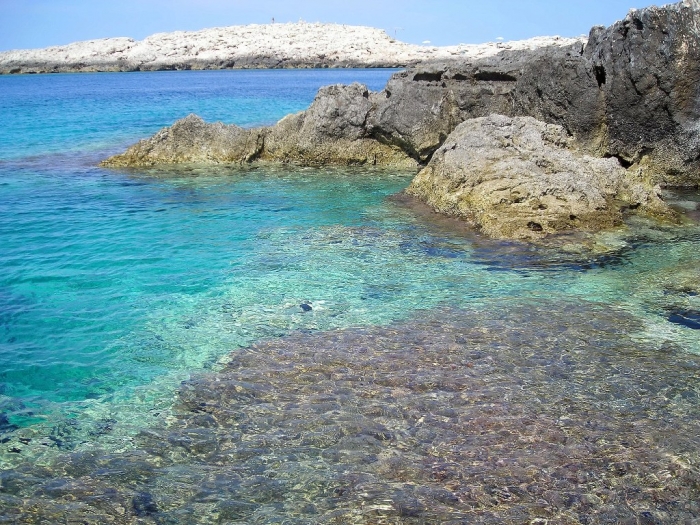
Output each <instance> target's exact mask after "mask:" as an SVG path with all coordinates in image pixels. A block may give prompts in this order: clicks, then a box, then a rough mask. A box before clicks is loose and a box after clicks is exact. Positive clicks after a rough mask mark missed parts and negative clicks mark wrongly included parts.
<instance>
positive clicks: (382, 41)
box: [0, 22, 573, 74]
mask: <svg viewBox="0 0 700 525" xmlns="http://www.w3.org/2000/svg"><path fill="white" fill-rule="evenodd" d="M572 41H573V40H572V39H562V38H559V37H551V38H549V37H540V38H533V39H530V40H524V41H520V42H507V43H489V44H480V45H465V44H460V45H458V46H449V47H434V46H418V45H412V44H406V43H404V42H400V41H398V40H396V39H394V38H391V37H390V36H389V35H387V34H386V33H385V32H384V31H382V30H380V29H375V28H371V27H361V26H348V25H340V24H309V23H305V22H298V23H293V24H263V25H257V24H253V25H247V26H231V27H219V28H213V29H204V30H201V31H178V32H174V33H160V34H156V35H152V36H150V37H148V38H146V39H144V40H141V41H135V40H133V39H131V38H106V39H99V40H90V41H86V42H75V43H73V44H69V45H65V46H55V47H50V48H46V49H26V50H17V51H6V52H2V53H0V74H2V73H5V74H7V73H62V72H94V71H159V70H174V69H178V70H179V69H247V68H318V67H406V66H411V65H416V64H419V63H423V62H426V61H431V60H463V59H465V58H470V59H473V58H479V57H484V56H491V55H494V54H496V53H499V52H501V51H502V50H504V49H531V48H536V47H540V46H542V45H560V44H561V45H566V44H567V43H570V42H572Z"/></svg>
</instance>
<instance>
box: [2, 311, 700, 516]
mask: <svg viewBox="0 0 700 525" xmlns="http://www.w3.org/2000/svg"><path fill="white" fill-rule="evenodd" d="M644 332H645V327H644V326H642V324H641V323H640V321H639V320H638V319H637V318H635V317H633V316H631V315H629V314H627V313H625V312H624V311H622V310H620V309H617V308H612V307H607V306H602V305H597V304H590V303H587V302H584V301H573V302H572V301H539V302H537V303H533V302H529V301H523V300H509V299H497V300H493V301H487V302H486V303H485V304H484V305H483V306H481V307H478V308H470V309H452V308H440V309H436V310H429V311H420V312H417V313H416V314H415V315H414V316H412V319H411V320H408V321H405V322H401V323H395V324H392V325H390V326H387V327H384V328H357V329H345V330H333V331H329V332H315V333H300V332H297V333H293V334H290V335H288V336H286V337H281V338H274V339H270V340H267V341H263V342H260V343H257V344H255V345H253V346H251V347H249V348H246V349H244V350H241V351H237V352H234V353H233V354H231V355H230V356H229V360H228V363H227V364H226V365H225V367H224V369H223V370H221V371H219V372H216V373H204V374H200V375H198V376H197V377H195V378H193V379H192V380H190V381H187V382H184V383H183V384H182V385H181V387H180V389H179V393H178V399H177V401H176V404H175V409H174V412H173V415H172V417H171V418H170V419H169V420H168V421H163V422H162V423H160V424H157V425H153V426H152V427H151V428H147V429H143V431H142V432H141V433H140V434H139V435H138V436H137V437H136V438H135V440H134V448H133V449H131V450H129V451H127V452H124V453H114V452H112V453H109V452H103V451H100V450H93V451H86V452H76V453H72V454H65V455H62V456H60V457H58V458H56V460H55V461H54V462H52V463H51V464H48V465H44V466H36V465H24V466H22V467H20V468H16V469H13V470H7V471H5V472H3V473H2V474H1V475H0V480H1V482H2V483H1V485H0V487H2V488H1V489H0V498H2V499H0V502H2V503H0V505H3V507H4V508H3V513H4V516H5V517H6V519H9V520H15V521H14V522H22V523H44V522H47V523H48V522H51V523H53V522H61V521H62V520H64V519H68V518H70V519H73V520H77V521H76V522H86V523H103V522H107V520H108V519H109V520H110V521H109V522H111V523H299V524H301V523H309V524H311V523H416V524H417V523H545V522H549V523H684V522H688V523H690V522H691V521H692V520H693V519H697V518H698V517H700V503H699V502H700V471H699V470H698V469H699V465H700V464H699V463H698V461H699V460H700V453H699V452H698V451H700V428H699V427H700V404H699V403H698V400H699V396H700V382H699V380H700V357H697V356H694V355H691V354H688V353H686V352H683V351H682V350H681V349H679V348H678V347H676V346H674V345H673V344H667V345H663V346H661V347H659V345H658V344H656V342H654V341H649V340H646V339H645V338H644V336H643V334H644ZM42 520H43V521H42ZM538 520H539V521H538ZM547 520H549V521H547Z"/></svg>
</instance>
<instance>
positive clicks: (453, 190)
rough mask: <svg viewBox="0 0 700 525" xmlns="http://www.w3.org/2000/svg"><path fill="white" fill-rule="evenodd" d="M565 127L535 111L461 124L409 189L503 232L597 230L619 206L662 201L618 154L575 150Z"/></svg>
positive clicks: (651, 207) (613, 221)
mask: <svg viewBox="0 0 700 525" xmlns="http://www.w3.org/2000/svg"><path fill="white" fill-rule="evenodd" d="M571 142H572V139H571V137H570V136H569V135H568V134H567V133H566V131H565V130H564V128H562V127H561V126H558V125H555V124H545V123H543V122H540V121H538V120H535V119H533V118H532V117H515V118H510V117H504V116H502V115H491V116H489V117H483V118H476V119H471V120H468V121H466V122H464V123H462V124H460V125H459V126H458V127H457V129H455V131H454V132H452V133H451V134H450V136H449V137H448V138H447V140H446V141H445V143H444V144H443V145H442V146H441V147H440V149H438V151H437V152H436V153H435V154H434V155H433V157H432V159H431V161H430V162H429V163H428V165H427V166H426V167H425V168H424V169H423V170H421V172H420V173H419V174H418V175H417V176H416V177H415V179H414V180H413V182H412V183H411V185H410V186H409V187H408V189H407V190H406V192H407V193H408V194H409V195H413V196H416V197H418V198H420V199H421V200H423V201H425V202H427V203H428V204H429V205H430V206H432V207H433V208H434V209H435V210H437V211H439V212H441V213H445V214H447V215H452V216H457V217H461V218H464V219H466V220H468V221H470V222H471V223H472V224H474V225H476V226H478V227H479V228H480V229H481V230H482V231H483V232H484V233H486V234H488V235H490V236H492V237H498V238H521V239H524V238H529V239H532V238H538V237H541V235H542V234H543V233H545V234H546V233H556V232H562V231H572V230H600V229H604V228H609V227H612V226H615V225H618V224H620V223H621V222H622V215H621V208H622V207H625V206H628V207H633V208H637V207H639V206H643V207H644V209H645V210H646V211H651V212H654V211H656V212H659V213H663V212H664V211H665V209H666V208H665V205H664V204H663V202H662V201H661V200H660V199H659V197H658V196H657V195H656V193H655V192H654V191H653V190H651V188H649V187H648V186H646V185H645V184H643V183H640V182H638V181H633V180H631V178H630V177H629V174H628V173H627V172H626V170H625V169H624V168H622V167H621V166H620V164H619V162H618V161H617V159H614V158H608V159H602V158H598V157H591V156H588V155H583V154H581V153H579V152H576V151H573V150H572V149H570V148H571V145H572V144H571Z"/></svg>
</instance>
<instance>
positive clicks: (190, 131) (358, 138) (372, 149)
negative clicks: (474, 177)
mask: <svg viewBox="0 0 700 525" xmlns="http://www.w3.org/2000/svg"><path fill="white" fill-rule="evenodd" d="M371 109H372V103H371V101H370V93H369V91H368V89H367V87H366V86H364V85H362V84H358V83H355V84H352V85H350V86H341V85H335V86H327V87H324V88H322V89H321V90H319V92H318V94H317V95H316V98H315V99H314V102H313V103H312V104H311V107H310V108H309V109H308V110H307V111H303V112H300V113H297V114H295V115H289V116H287V117H285V118H283V119H282V120H280V121H279V122H278V123H277V124H276V125H274V126H270V127H264V128H256V129H247V130H246V129H242V128H239V127H238V126H234V125H228V126H227V125H224V124H222V123H215V124H207V123H205V122H204V121H203V120H202V119H200V118H199V117H197V116H195V115H190V116H189V117H187V118H185V119H182V120H180V121H178V122H176V123H175V124H174V125H173V126H171V127H169V128H165V129H162V130H161V131H159V132H158V133H157V134H156V135H154V136H153V137H151V138H149V139H145V140H142V141H140V142H139V143H138V144H136V145H134V146H132V147H131V148H129V149H128V150H127V151H126V152H124V153H123V154H120V155H116V156H114V157H112V158H110V159H107V160H106V161H105V162H104V163H103V165H105V166H112V167H127V166H153V165H156V164H179V163H189V162H192V163H196V162H210V163H244V162H251V161H253V160H260V161H270V162H294V163H297V164H302V165H327V164H339V165H362V164H369V165H383V166H396V167H401V168H415V167H416V162H415V161H414V160H413V159H412V158H411V157H409V156H408V155H407V154H406V153H405V152H404V151H403V150H402V149H401V148H399V147H398V146H396V145H392V144H385V143H381V142H379V141H376V140H374V139H372V138H371V137H370V136H369V135H368V133H367V130H366V125H365V123H366V120H367V118H368V114H369V112H370V111H371Z"/></svg>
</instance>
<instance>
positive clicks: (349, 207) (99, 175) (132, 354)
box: [0, 70, 700, 435]
mask: <svg viewBox="0 0 700 525" xmlns="http://www.w3.org/2000/svg"><path fill="white" fill-rule="evenodd" d="M391 73H392V72H391V71H386V70H317V71H315V70H304V71H214V72H160V73H137V74H136V73H135V74H129V73H116V74H82V75H53V76H52V75H37V76H5V77H0V121H2V122H3V126H1V127H0V413H3V414H5V415H6V417H7V418H8V422H9V424H10V425H13V426H20V427H36V428H44V427H46V428H51V427H52V426H55V425H56V424H57V422H58V421H61V420H62V419H63V418H66V417H68V418H83V419H93V420H101V419H104V418H106V417H108V418H110V421H111V420H112V419H114V420H115V421H118V422H119V425H120V428H121V429H123V433H124V435H126V434H128V433H129V432H133V431H134V429H137V428H139V427H140V426H142V425H143V424H144V422H146V421H148V418H149V417H162V416H160V415H161V414H163V413H165V412H167V406H168V399H170V396H171V392H172V387H173V385H174V384H176V383H177V381H179V380H181V379H183V378H186V377H187V376H188V374H189V373H190V372H192V371H197V370H201V369H203V368H208V367H215V366H216V365H217V362H218V361H219V360H220V359H222V358H224V357H225V356H226V355H227V354H228V353H229V352H231V351H234V350H235V349H236V348H239V347H241V346H245V345H248V344H250V343H251V342H254V341H257V340H260V339H263V338H269V337H277V336H281V335H284V334H286V333H289V332H290V331H293V330H299V329H301V330H310V331H316V330H326V329H331V328H339V327H340V328H342V327H349V326H367V325H381V324H387V323H390V322H392V321H396V320H401V319H404V318H406V317H408V316H410V315H411V314H412V312H415V311H416V310H419V309H426V308H427V309H431V308H435V307H437V306H440V305H444V304H451V305H463V306H466V305H474V304H478V303H479V302H480V301H484V300H487V299H489V300H491V299H493V298H494V297H495V298H498V297H504V298H508V297H517V298H519V299H524V300H531V301H533V302H536V301H538V300H540V299H541V298H548V299H551V298H553V297H558V298H563V299H567V300H568V299H572V298H573V299H577V298H585V299H586V300H591V301H597V302H601V303H605V304H610V305H614V306H615V307H618V308H621V309H624V310H627V311H629V312H631V313H632V314H634V315H636V316H639V317H640V318H642V319H643V320H644V322H645V325H646V326H647V330H645V331H644V332H642V333H639V334H636V335H635V337H639V338H640V339H644V340H658V341H659V342H660V343H659V344H661V343H665V342H669V341H670V342H673V343H674V344H676V345H678V346H680V347H681V348H683V349H684V350H685V351H689V352H697V351H698V349H699V348H700V346H699V345H698V342H697V339H698V338H697V333H698V332H697V331H695V330H694V329H693V326H692V323H686V324H683V323H682V322H678V320H679V319H681V320H682V319H691V320H693V319H696V318H697V317H694V316H696V315H697V312H698V311H700V303H699V302H698V297H697V295H695V294H693V293H691V292H692V289H693V286H695V285H696V283H697V281H698V270H697V264H696V262H697V259H698V255H700V250H699V246H700V243H699V240H700V236H699V235H698V228H697V226H696V225H695V224H693V223H689V224H688V225H686V226H684V227H682V228H676V229H668V228H666V227H661V226H658V225H654V224H650V223H647V222H644V221H638V222H637V223H636V224H635V225H633V227H632V229H631V230H627V231H621V232H613V233H610V234H606V235H604V236H602V237H601V238H600V239H599V243H600V250H599V251H600V254H598V253H596V252H595V251H594V253H586V254H584V255H581V254H579V253H577V252H575V251H574V252H569V251H563V252H562V251H552V250H549V251H548V250H545V249H536V248H528V247H522V246H519V245H514V244H507V243H494V242H490V241H487V240H484V239H480V238H479V237H478V236H475V235H473V234H469V233H465V232H464V231H462V230H458V229H454V228H451V226H450V225H449V224H445V223H442V222H440V221H436V220H433V219H431V218H430V217H427V216H424V215H421V214H417V213H415V212H414V211H412V210H410V209H408V208H406V207H404V206H402V205H400V204H398V203H396V202H395V201H393V200H392V199H388V198H387V197H389V196H391V195H393V194H395V193H397V192H400V191H401V190H402V189H403V188H404V187H405V186H406V185H407V184H408V182H409V181H410V179H411V177H412V175H413V174H411V173H398V172H391V171H368V170H362V169H352V170H339V169H325V170H320V169H298V168H285V167H280V168H269V167H268V168H259V169H249V170H234V169H229V168H222V167H217V168H206V167H203V168H198V169H190V170H173V169H161V170H154V169H151V170H145V171H139V170H129V171H118V170H108V169H103V168H99V167H97V164H98V162H99V161H100V160H102V159H103V158H106V157H107V156H109V155H110V154H112V153H115V152H117V151H120V150H122V149H123V148H124V147H126V146H127V145H128V144H131V143H133V142H135V141H136V140H138V139H140V138H143V137H146V136H148V135H150V134H152V133H153V132H155V131H156V130H158V129H159V128H161V127H163V126H166V125H170V124H172V122H174V121H175V120H176V119H178V118H182V117H184V116H186V115H187V114H189V113H197V114H199V115H201V116H202V117H204V118H205V119H206V120H209V121H213V120H221V121H224V122H226V123H236V124H239V125H242V126H255V125H263V124H269V123H272V122H275V121H276V120H278V119H279V118H281V117H283V116H284V115H286V114H288V113H290V112H296V111H300V110H303V109H305V108H306V107H307V106H308V105H309V103H310V102H311V101H312V100H313V97H314V95H315V93H316V91H317V89H318V88H319V87H320V86H322V85H326V84H330V83H337V82H342V83H349V82H352V81H360V82H363V83H366V84H367V85H368V86H369V87H370V88H371V89H375V90H377V89H380V88H381V87H382V86H383V85H384V84H385V82H386V80H387V79H388V77H389V75H390V74H391ZM675 198H676V200H677V201H678V202H679V205H680V206H684V207H685V208H686V209H688V210H690V211H692V210H696V209H697V206H698V204H697V202H698V200H699V199H698V198H697V196H696V195H692V194H688V195H683V196H676V197H675ZM691 208H692V210H691ZM679 283H681V284H679ZM682 283H686V284H685V285H683V284H682ZM301 304H309V305H311V307H312V309H311V311H308V312H305V311H304V309H302V308H301V307H300V305H301ZM12 428H14V427H12ZM0 432H2V429H0ZM117 435H119V434H118V433H117Z"/></svg>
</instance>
